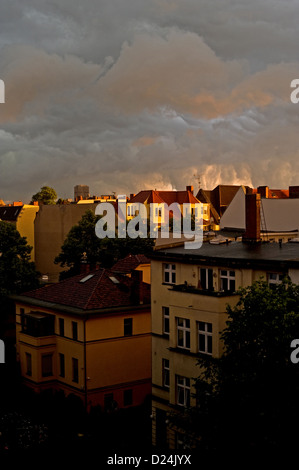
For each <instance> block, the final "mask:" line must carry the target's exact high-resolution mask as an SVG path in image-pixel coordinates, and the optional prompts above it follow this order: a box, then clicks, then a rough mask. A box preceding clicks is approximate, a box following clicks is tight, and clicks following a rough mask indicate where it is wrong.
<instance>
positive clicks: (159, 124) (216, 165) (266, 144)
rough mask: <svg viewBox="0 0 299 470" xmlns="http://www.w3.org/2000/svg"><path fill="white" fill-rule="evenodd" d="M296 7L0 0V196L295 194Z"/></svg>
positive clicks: (226, 1)
mask: <svg viewBox="0 0 299 470" xmlns="http://www.w3.org/2000/svg"><path fill="white" fill-rule="evenodd" d="M298 17H299V2H298V1H297V0H288V1H287V2H286V1H285V0H263V2H261V1H260V0H250V2H248V1H247V2H245V1H244V0H238V1H236V0H110V1H108V0H85V1H84V2H82V1H78V0H59V1H58V0H57V1H56V0H1V5H0V78H1V79H3V80H4V82H5V86H6V92H5V99H6V102H5V104H0V199H4V200H5V201H12V200H20V199H21V200H23V201H24V202H28V201H29V200H30V197H31V195H32V194H34V193H36V192H37V191H38V190H39V189H40V187H41V186H43V185H50V186H53V187H54V188H55V189H56V191H57V193H58V195H59V196H60V197H72V196H73V187H74V186H75V185H76V184H88V185H89V186H90V191H91V193H92V194H105V193H111V192H112V191H115V192H116V193H118V194H120V193H126V194H129V193H132V192H135V193H136V192H138V191H139V190H141V189H150V188H153V189H155V188H156V189H170V188H173V189H184V188H185V186H186V185H189V184H193V185H194V186H195V188H196V189H197V188H198V179H200V182H201V186H202V187H203V188H206V189H212V188H213V187H214V186H216V185H217V184H219V183H222V184H248V185H253V186H255V187H256V186H258V185H264V184H267V185H269V186H271V187H272V188H288V186H289V185H295V184H296V185H299V104H298V105H296V104H293V103H291V101H290V93H291V91H292V90H291V88H290V82H291V80H292V79H294V78H299V46H298V37H299V31H298V30H299V26H298V21H297V20H298Z"/></svg>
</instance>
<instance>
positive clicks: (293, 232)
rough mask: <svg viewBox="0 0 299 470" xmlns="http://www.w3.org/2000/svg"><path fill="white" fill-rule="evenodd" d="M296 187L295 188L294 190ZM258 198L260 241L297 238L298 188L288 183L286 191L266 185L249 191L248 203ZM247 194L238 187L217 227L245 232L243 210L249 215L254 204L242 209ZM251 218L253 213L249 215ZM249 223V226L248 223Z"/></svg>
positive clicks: (252, 210) (246, 203)
mask: <svg viewBox="0 0 299 470" xmlns="http://www.w3.org/2000/svg"><path fill="white" fill-rule="evenodd" d="M296 188H297V191H296ZM254 198H255V200H257V199H258V201H259V202H258V204H259V213H260V216H259V225H260V236H261V238H262V239H264V240H271V239H272V240H276V241H278V240H281V241H283V242H285V241H288V240H290V239H291V238H294V237H298V233H299V216H298V214H299V187H298V186H290V188H289V190H271V189H269V188H268V187H267V186H262V187H258V188H257V189H253V190H252V199H253V202H252V204H253V205H254V204H255V202H254ZM249 199H250V193H248V192H246V188H245V187H243V186H240V188H239V190H238V191H237V193H236V194H235V196H234V198H233V199H232V201H231V203H230V205H229V206H228V208H227V209H226V211H225V213H224V214H223V216H222V218H221V221H220V228H221V229H238V230H243V231H245V228H246V227H247V228H248V225H246V212H247V211H249V213H251V214H253V212H254V207H253V206H252V207H249V206H248V208H246V205H248V201H249ZM253 218H254V216H253ZM249 225H251V226H252V224H251V223H250V224H249Z"/></svg>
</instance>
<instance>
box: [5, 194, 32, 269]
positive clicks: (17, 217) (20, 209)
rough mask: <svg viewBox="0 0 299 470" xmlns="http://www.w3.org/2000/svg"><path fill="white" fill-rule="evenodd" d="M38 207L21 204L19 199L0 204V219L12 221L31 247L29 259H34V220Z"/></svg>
mask: <svg viewBox="0 0 299 470" xmlns="http://www.w3.org/2000/svg"><path fill="white" fill-rule="evenodd" d="M39 209H40V207H39V206H38V205H29V204H23V203H22V202H21V201H17V202H14V203H13V204H11V205H7V206H0V220H2V221H4V222H10V223H12V224H13V225H14V226H15V228H16V229H17V231H18V232H19V233H20V235H21V237H25V238H26V239H27V243H28V245H30V246H31V247H32V251H31V255H30V256H31V261H35V234H34V221H35V217H36V214H37V213H38V211H39Z"/></svg>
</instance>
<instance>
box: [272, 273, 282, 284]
mask: <svg viewBox="0 0 299 470" xmlns="http://www.w3.org/2000/svg"><path fill="white" fill-rule="evenodd" d="M283 277H284V276H283V274H282V273H269V274H268V284H269V286H276V285H277V284H281V282H282V280H283Z"/></svg>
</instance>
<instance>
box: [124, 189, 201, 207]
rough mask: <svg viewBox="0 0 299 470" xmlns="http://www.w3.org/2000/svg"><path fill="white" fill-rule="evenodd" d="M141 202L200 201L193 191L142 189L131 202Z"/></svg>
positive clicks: (180, 202)
mask: <svg viewBox="0 0 299 470" xmlns="http://www.w3.org/2000/svg"><path fill="white" fill-rule="evenodd" d="M134 202H140V203H142V204H145V203H147V204H151V203H159V204H162V203H166V204H167V205H170V204H172V203H173V202H177V203H178V204H184V203H188V202H189V203H192V204H195V203H197V202H198V199H197V198H196V197H195V196H194V195H193V194H192V192H191V191H187V190H185V191H154V190H147V191H140V192H139V193H138V194H136V195H135V196H133V197H132V198H131V199H130V200H129V203H134Z"/></svg>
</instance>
